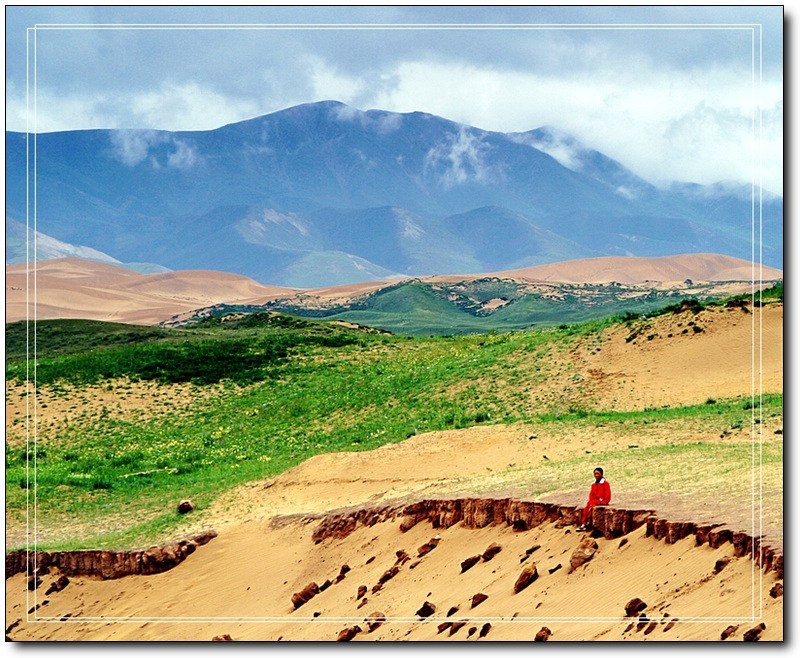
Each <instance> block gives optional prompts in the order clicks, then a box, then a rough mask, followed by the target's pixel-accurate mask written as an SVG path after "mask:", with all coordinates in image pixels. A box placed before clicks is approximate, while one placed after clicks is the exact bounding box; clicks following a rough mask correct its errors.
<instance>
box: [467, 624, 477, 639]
mask: <svg viewBox="0 0 800 658" xmlns="http://www.w3.org/2000/svg"><path fill="white" fill-rule="evenodd" d="M477 630H478V627H477V626H470V627H469V630H468V631H467V637H472V636H473V635H475V632H476V631H477Z"/></svg>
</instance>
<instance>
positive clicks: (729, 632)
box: [719, 626, 739, 640]
mask: <svg viewBox="0 0 800 658" xmlns="http://www.w3.org/2000/svg"><path fill="white" fill-rule="evenodd" d="M738 628H739V627H738V626H728V628H726V629H725V630H724V631H722V633H720V636H719V639H720V640H727V639H728V638H729V637H730V636H731V635H733V634H734V633H735V632H736V631H737V630H738Z"/></svg>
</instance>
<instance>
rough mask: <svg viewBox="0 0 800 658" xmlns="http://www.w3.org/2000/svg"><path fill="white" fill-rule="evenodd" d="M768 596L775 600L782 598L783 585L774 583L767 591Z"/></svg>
mask: <svg viewBox="0 0 800 658" xmlns="http://www.w3.org/2000/svg"><path fill="white" fill-rule="evenodd" d="M769 595H770V596H771V597H772V598H773V599H777V598H778V597H779V596H783V583H775V584H774V585H773V586H772V589H771V590H770V591H769Z"/></svg>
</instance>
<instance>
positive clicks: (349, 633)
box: [336, 626, 361, 642]
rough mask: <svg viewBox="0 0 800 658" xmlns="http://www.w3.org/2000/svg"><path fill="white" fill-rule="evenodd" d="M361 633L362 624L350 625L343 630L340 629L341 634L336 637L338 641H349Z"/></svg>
mask: <svg viewBox="0 0 800 658" xmlns="http://www.w3.org/2000/svg"><path fill="white" fill-rule="evenodd" d="M359 633H361V627H360V626H348V627H347V628H343V629H342V630H341V631H339V636H338V637H337V638H336V641H337V642H349V641H350V640H352V639H353V638H354V637H355V636H356V635H358V634H359Z"/></svg>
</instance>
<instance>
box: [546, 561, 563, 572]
mask: <svg viewBox="0 0 800 658" xmlns="http://www.w3.org/2000/svg"><path fill="white" fill-rule="evenodd" d="M560 568H561V563H560V562H559V563H558V564H557V565H556V566H554V567H553V568H552V569H548V570H547V573H549V574H551V575H552V574H554V573H555V572H556V571H558V570H559V569H560Z"/></svg>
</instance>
